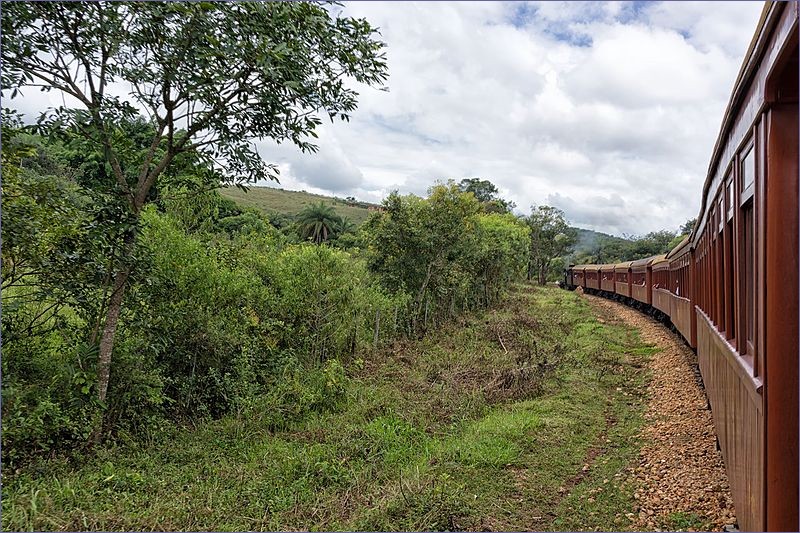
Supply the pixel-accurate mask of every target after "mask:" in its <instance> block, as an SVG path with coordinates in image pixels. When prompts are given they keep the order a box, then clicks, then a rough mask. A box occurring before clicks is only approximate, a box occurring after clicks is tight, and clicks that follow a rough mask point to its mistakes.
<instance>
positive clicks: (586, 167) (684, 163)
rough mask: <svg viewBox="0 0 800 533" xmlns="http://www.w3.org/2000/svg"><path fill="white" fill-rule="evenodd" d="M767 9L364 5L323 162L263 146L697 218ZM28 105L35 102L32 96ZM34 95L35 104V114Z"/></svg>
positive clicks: (323, 174) (408, 175) (610, 211)
mask: <svg viewBox="0 0 800 533" xmlns="http://www.w3.org/2000/svg"><path fill="white" fill-rule="evenodd" d="M761 8H762V4H761V3H760V2H758V3H755V2H667V3H650V2H608V3H596V2H586V3H583V2H582V3H576V2H566V3H555V2H530V3H495V2H462V3H451V2H419V3H391V2H389V3H384V2H352V3H349V4H346V5H345V6H344V8H343V10H342V11H343V13H344V14H345V15H351V16H359V17H362V16H363V17H366V18H367V19H368V20H369V21H370V22H371V23H372V24H373V25H376V26H378V27H380V28H381V32H382V39H383V40H384V41H385V42H386V43H387V44H388V48H387V57H388V63H389V74H390V79H389V82H388V85H389V91H388V92H383V91H377V90H374V89H370V88H365V87H361V88H360V89H359V91H360V92H361V96H360V98H359V109H358V110H356V112H355V113H354V114H353V116H352V119H351V121H350V122H349V123H335V124H326V125H325V126H324V127H323V128H321V131H320V133H321V135H320V139H319V140H318V142H317V144H318V145H319V146H320V151H319V153H317V154H314V155H305V154H300V153H299V150H297V149H296V148H294V147H293V146H291V145H287V144H282V145H276V144H274V143H271V142H262V143H259V149H260V151H261V153H262V155H263V156H264V157H265V158H266V159H268V160H269V161H271V162H277V163H279V164H280V165H281V168H282V169H283V173H282V179H281V186H283V187H286V188H296V189H306V190H310V191H314V192H325V191H328V192H332V193H336V194H338V195H340V196H347V195H350V194H352V195H355V196H357V197H359V198H363V199H366V200H371V201H379V200H380V199H381V198H382V197H383V196H384V195H385V194H387V193H388V192H389V191H391V190H393V189H399V190H400V191H401V192H413V193H417V194H424V193H425V191H426V189H427V188H428V186H429V185H431V184H432V183H433V181H434V180H437V179H446V178H455V179H461V178H463V177H475V176H480V177H483V178H487V179H490V180H491V181H493V182H494V183H495V184H496V185H497V186H498V187H499V188H500V190H501V191H502V192H503V193H504V194H505V195H506V197H507V198H508V199H510V200H513V201H515V202H516V203H517V205H518V206H519V208H521V209H523V210H527V208H528V206H530V205H531V204H537V205H540V204H544V203H550V204H553V205H556V206H558V207H560V208H562V209H564V210H565V212H566V213H567V215H568V216H569V217H571V220H572V222H574V223H575V224H577V225H579V226H581V227H587V228H591V229H596V230H599V231H604V232H610V233H617V234H621V233H628V234H642V233H646V232H648V231H653V230H658V229H664V228H670V229H674V228H677V227H678V226H679V225H680V224H681V223H682V222H683V221H685V220H686V219H687V218H691V217H694V216H696V214H697V211H698V208H699V205H700V194H701V188H702V184H703V181H704V178H705V172H706V169H707V165H708V159H709V158H710V156H711V150H712V148H713V144H714V141H715V139H716V135H717V131H718V128H719V125H720V123H721V120H722V114H723V112H724V109H725V105H726V103H727V99H728V97H729V95H730V91H731V89H732V85H733V82H734V79H735V77H736V74H737V72H738V69H739V66H740V64H741V61H742V58H743V55H744V53H745V51H746V48H747V45H748V43H749V41H750V38H751V36H752V32H753V31H754V29H755V26H756V23H757V20H758V17H759V14H760V11H761ZM26 99H27V95H26ZM39 101H40V100H36V99H35V98H34V99H30V100H29V101H28V102H26V103H25V105H24V107H25V109H29V108H36V107H37V106H38V105H40V104H39V103H38V102H39Z"/></svg>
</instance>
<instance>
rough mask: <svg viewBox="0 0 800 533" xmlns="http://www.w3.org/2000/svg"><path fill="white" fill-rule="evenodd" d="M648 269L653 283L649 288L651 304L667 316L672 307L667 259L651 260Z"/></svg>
mask: <svg viewBox="0 0 800 533" xmlns="http://www.w3.org/2000/svg"><path fill="white" fill-rule="evenodd" d="M650 270H651V272H652V274H651V280H652V283H653V286H652V287H651V290H650V293H651V298H652V306H653V307H655V308H656V309H658V310H659V311H661V312H662V313H663V314H664V316H667V317H669V316H670V310H671V308H672V297H671V295H670V291H669V287H670V279H669V260H668V259H666V258H665V257H662V258H659V259H655V260H653V262H652V263H651V264H650Z"/></svg>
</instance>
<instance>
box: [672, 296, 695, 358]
mask: <svg viewBox="0 0 800 533" xmlns="http://www.w3.org/2000/svg"><path fill="white" fill-rule="evenodd" d="M669 316H670V319H671V320H672V323H673V324H675V327H676V328H678V331H680V332H681V335H683V338H684V339H686V342H688V343H689V345H690V346H691V345H692V304H691V302H690V301H689V300H688V299H687V298H681V297H679V296H675V295H674V294H672V295H670V314H669ZM692 347H693V346H692Z"/></svg>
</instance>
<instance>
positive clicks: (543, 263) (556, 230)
mask: <svg viewBox="0 0 800 533" xmlns="http://www.w3.org/2000/svg"><path fill="white" fill-rule="evenodd" d="M526 222H527V224H528V226H529V227H530V229H531V231H530V248H529V254H530V257H529V259H528V279H534V278H536V280H537V281H538V282H539V285H544V284H545V283H546V282H547V278H548V274H549V271H550V265H551V263H552V261H553V260H554V259H555V258H557V257H560V256H563V255H565V254H566V253H567V251H568V250H569V249H570V248H571V247H572V246H573V245H574V244H575V242H576V241H577V234H576V231H575V229H574V228H571V227H569V225H568V224H567V221H566V220H565V219H564V213H563V212H562V211H561V210H560V209H556V208H555V207H551V206H547V205H543V206H538V207H532V208H531V214H530V215H529V216H528V217H527V218H526Z"/></svg>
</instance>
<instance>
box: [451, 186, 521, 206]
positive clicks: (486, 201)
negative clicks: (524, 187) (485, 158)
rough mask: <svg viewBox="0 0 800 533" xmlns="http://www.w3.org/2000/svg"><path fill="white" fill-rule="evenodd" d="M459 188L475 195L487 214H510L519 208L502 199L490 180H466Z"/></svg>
mask: <svg viewBox="0 0 800 533" xmlns="http://www.w3.org/2000/svg"><path fill="white" fill-rule="evenodd" d="M458 188H459V190H461V191H463V192H471V193H472V194H474V195H475V199H476V200H478V201H479V202H480V203H481V204H482V205H483V209H484V211H486V212H487V213H508V212H510V211H511V210H512V209H514V208H515V207H516V206H517V205H516V204H515V203H514V202H510V201H508V200H503V199H502V198H500V196H499V191H498V190H497V187H496V186H495V184H494V183H492V182H491V181H489V180H482V179H480V178H464V179H463V180H461V182H459V184H458Z"/></svg>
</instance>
